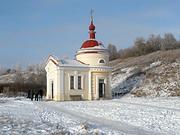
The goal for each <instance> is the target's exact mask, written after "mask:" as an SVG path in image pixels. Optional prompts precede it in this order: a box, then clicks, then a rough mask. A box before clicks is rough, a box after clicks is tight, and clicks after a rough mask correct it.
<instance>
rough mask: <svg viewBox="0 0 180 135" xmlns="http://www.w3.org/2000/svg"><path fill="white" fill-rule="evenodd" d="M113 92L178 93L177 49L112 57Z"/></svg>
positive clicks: (179, 66) (179, 56)
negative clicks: (121, 57) (135, 55)
mask: <svg viewBox="0 0 180 135" xmlns="http://www.w3.org/2000/svg"><path fill="white" fill-rule="evenodd" d="M110 64H111V66H112V67H113V72H112V91H113V95H114V96H121V95H124V94H126V93H130V94H132V95H135V96H153V97H156V96H180V49H177V50H170V51H158V52H155V53H151V54H148V55H144V56H140V57H135V58H134V57H133V58H127V59H124V60H122V59H117V60H115V61H112V62H111V63H110Z"/></svg>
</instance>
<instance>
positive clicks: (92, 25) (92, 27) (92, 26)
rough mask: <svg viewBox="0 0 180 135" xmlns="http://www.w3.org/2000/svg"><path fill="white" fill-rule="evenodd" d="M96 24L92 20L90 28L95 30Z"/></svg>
mask: <svg viewBox="0 0 180 135" xmlns="http://www.w3.org/2000/svg"><path fill="white" fill-rule="evenodd" d="M95 28H96V27H95V26H94V24H93V21H91V24H90V25H89V30H93V31H94V30H95Z"/></svg>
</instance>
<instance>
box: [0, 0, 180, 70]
mask: <svg viewBox="0 0 180 135" xmlns="http://www.w3.org/2000/svg"><path fill="white" fill-rule="evenodd" d="M179 5H180V1H179V0H0V67H3V66H4V67H12V66H14V65H17V64H19V65H22V66H27V65H30V64H37V63H43V62H45V61H46V59H47V57H48V56H49V55H55V56H57V57H58V58H67V57H68V58H71V59H73V58H74V55H75V53H76V51H77V50H78V49H79V48H80V47H81V45H82V43H83V41H85V40H87V39H88V26H89V24H90V10H91V9H93V10H94V13H93V16H94V24H95V26H96V39H97V40H98V41H100V42H102V43H103V44H104V45H105V46H106V47H107V45H108V44H110V43H111V44H114V45H116V46H117V48H118V49H121V48H127V47H130V46H132V45H133V42H134V40H135V39H136V38H137V37H144V38H147V37H148V36H149V35H150V34H161V35H163V34H164V33H169V32H170V33H172V34H174V35H175V37H176V38H177V39H178V40H179V39H180V17H179V14H180V8H179Z"/></svg>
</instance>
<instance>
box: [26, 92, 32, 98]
mask: <svg viewBox="0 0 180 135" xmlns="http://www.w3.org/2000/svg"><path fill="white" fill-rule="evenodd" d="M27 98H31V90H28V93H27Z"/></svg>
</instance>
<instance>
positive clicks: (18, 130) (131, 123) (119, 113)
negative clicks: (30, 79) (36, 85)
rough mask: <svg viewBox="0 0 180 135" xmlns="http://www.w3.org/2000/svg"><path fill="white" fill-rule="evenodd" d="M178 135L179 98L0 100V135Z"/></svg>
mask: <svg viewBox="0 0 180 135" xmlns="http://www.w3.org/2000/svg"><path fill="white" fill-rule="evenodd" d="M58 133H59V134H60V133H66V134H73V135H74V134H93V135H94V134H109V135H111V134H114V135H118V134H120V135H121V134H122V135H131V134H136V135H146V134H148V135H153V134H157V135H159V134H167V135H179V134H180V98H179V97H174V98H172V97H171V98H170V97H169V98H134V97H123V98H121V99H114V100H100V101H67V102H54V101H39V102H37V101H30V100H29V99H24V98H0V134H2V135H10V134H12V135H16V134H17V135H21V134H22V135H26V134H28V135H38V134H39V135H40V134H41V135H49V134H52V135H53V134H58Z"/></svg>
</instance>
